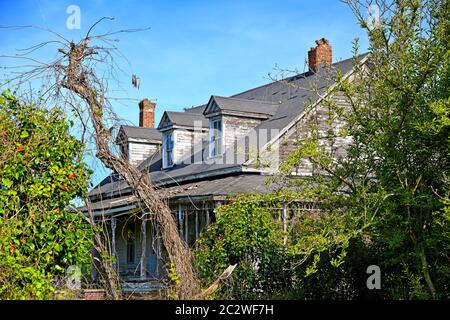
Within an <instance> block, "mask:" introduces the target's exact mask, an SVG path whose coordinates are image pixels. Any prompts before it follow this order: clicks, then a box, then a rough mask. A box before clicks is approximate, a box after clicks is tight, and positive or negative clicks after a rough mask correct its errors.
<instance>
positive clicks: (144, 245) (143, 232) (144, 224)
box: [141, 214, 147, 279]
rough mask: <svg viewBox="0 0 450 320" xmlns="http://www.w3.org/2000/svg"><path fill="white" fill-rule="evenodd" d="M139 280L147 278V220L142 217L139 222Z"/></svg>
mask: <svg viewBox="0 0 450 320" xmlns="http://www.w3.org/2000/svg"><path fill="white" fill-rule="evenodd" d="M141 238H142V239H141V279H145V278H146V276H147V219H146V217H145V214H143V215H142V222H141Z"/></svg>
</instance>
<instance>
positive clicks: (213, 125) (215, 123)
mask: <svg viewBox="0 0 450 320" xmlns="http://www.w3.org/2000/svg"><path fill="white" fill-rule="evenodd" d="M222 136H223V130H222V119H214V120H211V121H210V122H209V142H210V143H209V156H210V157H216V156H219V155H221V154H222V143H223V139H222Z"/></svg>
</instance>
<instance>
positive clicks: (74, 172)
mask: <svg viewBox="0 0 450 320" xmlns="http://www.w3.org/2000/svg"><path fill="white" fill-rule="evenodd" d="M70 125H71V123H70V122H69V121H67V119H66V118H65V116H64V115H63V113H62V111H61V110H60V109H58V108H53V109H51V110H45V109H41V108H39V107H38V106H36V105H28V104H24V103H21V102H20V101H19V100H18V99H17V98H16V97H15V96H14V95H13V94H12V93H11V92H10V91H4V92H2V93H1V95H0V181H1V184H0V299H30V298H37V299H44V298H49V297H51V293H52V291H53V287H52V281H53V280H54V278H55V277H57V276H60V275H63V274H64V272H65V269H66V268H67V267H68V266H70V265H78V266H80V265H81V264H83V263H87V262H89V259H90V248H91V230H90V228H89V226H88V225H87V224H86V223H84V220H83V219H84V218H83V217H82V216H80V214H78V213H75V212H72V211H70V210H68V206H69V204H70V202H71V200H72V199H74V198H75V197H77V196H84V195H86V192H87V187H88V182H87V181H88V179H89V176H90V171H89V170H88V168H87V166H86V164H85V163H84V162H83V160H82V151H83V145H82V143H81V142H80V141H78V140H77V139H75V137H73V136H71V135H70V133H69V129H70Z"/></svg>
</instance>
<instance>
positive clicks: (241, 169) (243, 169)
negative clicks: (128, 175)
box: [92, 165, 264, 199]
mask: <svg viewBox="0 0 450 320" xmlns="http://www.w3.org/2000/svg"><path fill="white" fill-rule="evenodd" d="M235 173H254V174H264V172H263V171H262V170H259V169H255V168H252V167H247V166H242V165H239V166H234V167H229V168H218V169H214V170H210V171H206V172H202V173H197V174H186V175H184V176H180V177H176V178H173V177H170V178H166V179H164V180H160V183H157V184H155V185H153V186H154V187H155V188H162V187H170V186H173V185H177V184H179V183H183V184H184V183H188V182H195V181H196V180H200V179H205V178H209V177H221V176H226V175H229V174H235ZM128 194H131V187H130V186H127V187H125V188H123V189H120V190H117V191H113V192H109V193H108V196H107V197H104V198H105V199H111V198H114V197H117V196H118V195H120V196H125V195H128ZM102 195H104V193H100V194H95V195H93V196H92V198H94V199H95V198H97V197H102Z"/></svg>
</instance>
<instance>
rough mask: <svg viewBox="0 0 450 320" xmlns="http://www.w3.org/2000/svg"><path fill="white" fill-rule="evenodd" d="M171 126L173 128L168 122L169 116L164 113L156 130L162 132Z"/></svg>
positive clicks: (170, 122) (169, 121)
mask: <svg viewBox="0 0 450 320" xmlns="http://www.w3.org/2000/svg"><path fill="white" fill-rule="evenodd" d="M172 126H173V123H172V121H171V120H170V118H169V115H168V114H167V111H165V112H164V114H163V116H162V118H161V121H160V122H159V125H158V130H163V129H165V128H169V127H172Z"/></svg>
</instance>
